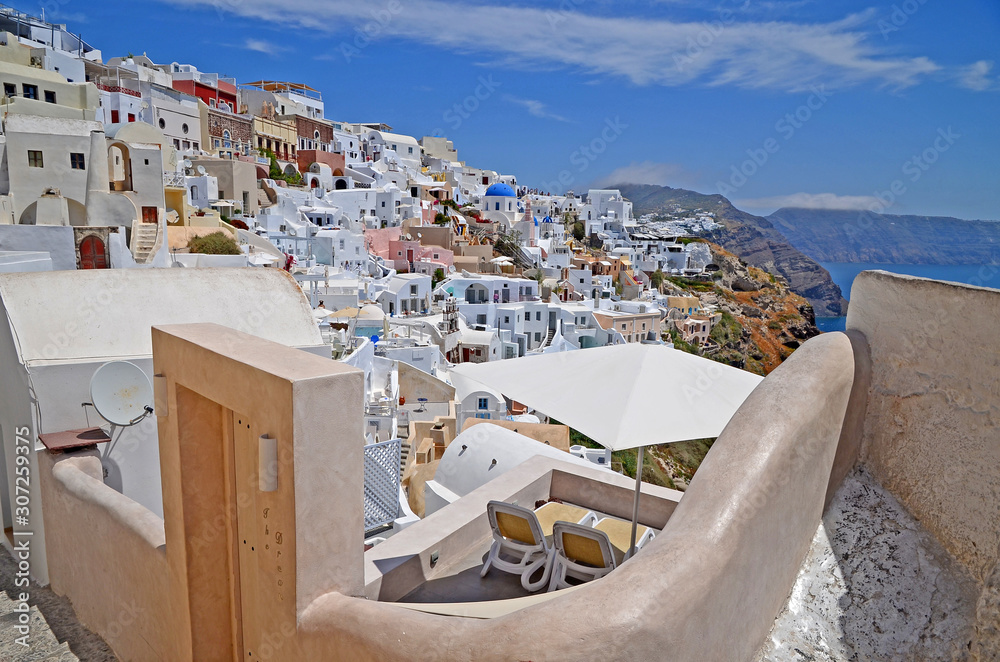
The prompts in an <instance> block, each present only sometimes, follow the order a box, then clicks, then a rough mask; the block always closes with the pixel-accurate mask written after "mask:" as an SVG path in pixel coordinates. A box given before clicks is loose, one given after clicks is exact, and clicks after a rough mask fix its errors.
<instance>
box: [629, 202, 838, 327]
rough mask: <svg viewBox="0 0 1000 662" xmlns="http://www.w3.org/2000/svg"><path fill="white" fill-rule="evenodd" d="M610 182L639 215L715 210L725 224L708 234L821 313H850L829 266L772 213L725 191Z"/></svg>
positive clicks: (717, 219)
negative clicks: (753, 209)
mask: <svg viewBox="0 0 1000 662" xmlns="http://www.w3.org/2000/svg"><path fill="white" fill-rule="evenodd" d="M610 188H616V189H619V190H620V191H621V192H622V195H623V196H625V197H626V198H628V199H629V200H631V201H632V204H633V206H634V209H635V213H636V214H637V215H642V214H658V213H663V212H666V211H668V210H670V209H671V208H673V207H675V206H680V207H683V208H686V209H703V210H705V211H709V212H712V213H714V214H715V218H716V221H717V222H718V223H719V224H720V225H721V226H722V227H721V228H719V229H717V230H715V231H713V232H712V233H710V234H709V235H707V236H706V238H708V239H709V240H711V241H713V242H715V243H718V244H719V245H721V246H722V247H723V248H725V249H726V250H728V251H730V252H732V253H735V254H736V255H738V256H739V257H740V258H742V259H743V260H745V261H746V262H747V263H748V264H751V265H753V266H755V267H759V268H761V269H764V270H765V271H768V272H770V273H772V274H775V275H780V276H782V277H783V278H784V279H785V280H786V281H787V283H788V286H789V287H790V288H791V289H792V290H793V291H794V292H796V293H797V294H799V295H801V296H803V297H805V298H806V299H808V300H809V302H810V303H811V304H812V306H813V307H814V309H815V311H816V314H817V315H821V316H824V317H827V316H829V317H836V316H839V315H844V314H846V312H847V301H846V300H845V299H844V296H843V293H842V292H841V291H840V287H838V286H837V284H836V283H834V282H833V280H832V279H831V278H830V274H829V272H828V271H827V270H826V269H824V268H823V267H822V266H820V265H819V264H818V263H817V262H816V261H815V260H813V259H812V258H810V257H807V256H806V255H805V254H804V253H802V251H800V250H799V249H798V248H795V247H794V246H793V245H792V244H791V243H790V242H789V240H788V239H787V238H786V237H785V236H784V235H783V234H782V233H781V232H779V231H778V229H777V228H775V227H774V225H773V224H772V223H771V222H770V221H769V220H768V219H766V218H763V217H760V216H754V215H752V214H748V213H746V212H744V211H740V210H739V209H737V208H736V207H734V206H733V205H732V203H730V202H729V200H727V199H726V198H725V197H723V196H721V195H704V194H701V193H696V192H694V191H687V190H684V189H673V188H669V187H666V186H650V185H645V184H642V185H637V184H619V185H616V186H613V187H610Z"/></svg>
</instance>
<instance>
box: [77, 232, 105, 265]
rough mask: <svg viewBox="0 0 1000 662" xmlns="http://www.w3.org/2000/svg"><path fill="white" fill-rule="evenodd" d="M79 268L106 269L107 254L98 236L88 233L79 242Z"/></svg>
mask: <svg viewBox="0 0 1000 662" xmlns="http://www.w3.org/2000/svg"><path fill="white" fill-rule="evenodd" d="M80 268H81V269H107V268H108V256H107V252H106V249H105V246H104V242H103V241H101V238H100V237H97V236H95V235H88V236H87V237H84V239H83V241H81V242H80Z"/></svg>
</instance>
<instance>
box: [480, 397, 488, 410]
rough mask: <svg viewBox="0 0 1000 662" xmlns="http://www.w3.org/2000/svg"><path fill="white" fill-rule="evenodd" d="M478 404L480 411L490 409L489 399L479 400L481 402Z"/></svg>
mask: <svg viewBox="0 0 1000 662" xmlns="http://www.w3.org/2000/svg"><path fill="white" fill-rule="evenodd" d="M477 404H478V407H479V409H489V408H490V400H489V398H479V402H478V403H477Z"/></svg>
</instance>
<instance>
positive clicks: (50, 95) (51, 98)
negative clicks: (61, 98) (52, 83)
mask: <svg viewBox="0 0 1000 662" xmlns="http://www.w3.org/2000/svg"><path fill="white" fill-rule="evenodd" d="M55 102H56V93H55V92H53V91H52V90H45V103H55Z"/></svg>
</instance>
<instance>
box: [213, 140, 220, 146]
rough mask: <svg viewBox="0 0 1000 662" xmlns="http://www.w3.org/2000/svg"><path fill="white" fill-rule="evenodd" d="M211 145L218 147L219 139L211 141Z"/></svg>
mask: <svg viewBox="0 0 1000 662" xmlns="http://www.w3.org/2000/svg"><path fill="white" fill-rule="evenodd" d="M213 144H214V145H215V146H216V147H219V146H220V144H221V143H220V142H219V139H218V138H216V139H215V140H214V141H213Z"/></svg>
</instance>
